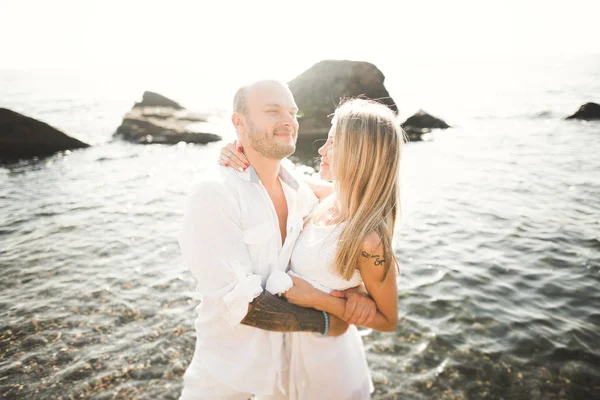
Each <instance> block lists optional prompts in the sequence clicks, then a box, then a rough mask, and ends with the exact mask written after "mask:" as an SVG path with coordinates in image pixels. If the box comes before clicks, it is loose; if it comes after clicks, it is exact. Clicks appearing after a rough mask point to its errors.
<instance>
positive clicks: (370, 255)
mask: <svg viewBox="0 0 600 400" xmlns="http://www.w3.org/2000/svg"><path fill="white" fill-rule="evenodd" d="M361 255H362V256H363V257H364V258H369V259H372V258H374V259H375V261H373V264H375V265H376V266H379V265H382V264H383V263H384V262H385V259H384V258H379V257H380V255H379V254H375V255H372V254H369V253H367V252H366V251H363V252H361Z"/></svg>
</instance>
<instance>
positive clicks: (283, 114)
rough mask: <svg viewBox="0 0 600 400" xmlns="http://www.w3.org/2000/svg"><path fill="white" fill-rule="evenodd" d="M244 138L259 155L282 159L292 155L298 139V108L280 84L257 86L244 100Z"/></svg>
mask: <svg viewBox="0 0 600 400" xmlns="http://www.w3.org/2000/svg"><path fill="white" fill-rule="evenodd" d="M247 106H248V115H246V136H247V140H248V144H249V145H250V146H251V147H252V148H253V149H254V150H255V151H257V152H258V153H260V154H262V155H263V156H265V157H267V158H271V159H277V160H281V159H282V158H285V157H287V156H289V155H290V154H292V153H294V151H295V150H296V140H297V139H298V119H297V115H298V106H297V105H296V102H295V101H294V96H293V95H292V92H291V91H290V90H289V89H288V88H287V87H285V86H283V85H282V84H277V83H273V82H266V83H259V84H256V85H254V86H253V87H251V88H250V89H249V91H248V98H247Z"/></svg>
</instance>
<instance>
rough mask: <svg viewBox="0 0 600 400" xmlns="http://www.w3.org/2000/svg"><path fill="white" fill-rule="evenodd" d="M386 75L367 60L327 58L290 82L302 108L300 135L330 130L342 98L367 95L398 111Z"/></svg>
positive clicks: (299, 106)
mask: <svg viewBox="0 0 600 400" xmlns="http://www.w3.org/2000/svg"><path fill="white" fill-rule="evenodd" d="M384 80H385V76H384V75H383V73H382V72H381V71H380V70H379V69H377V67H376V66H375V65H373V64H370V63H368V62H358V61H338V60H325V61H321V62H319V63H317V64H315V65H313V66H312V67H311V68H310V69H308V70H307V71H305V72H304V73H303V74H302V75H300V76H298V77H296V78H295V79H294V80H292V81H291V82H289V87H290V89H291V91H292V93H293V94H294V98H295V99H296V104H298V108H299V109H300V111H301V113H302V114H303V115H302V118H300V130H299V134H300V136H303V135H310V134H317V135H322V134H323V133H327V132H328V131H329V128H331V114H332V113H333V112H334V110H335V108H336V106H337V105H338V104H339V102H340V99H343V98H347V97H357V96H364V97H367V98H370V99H374V100H378V101H380V102H381V103H383V104H386V105H387V106H388V107H390V108H391V109H392V110H394V112H397V111H398V108H397V107H396V104H395V103H394V100H392V98H391V97H390V94H389V93H388V91H387V90H386V88H385V86H384V85H383V81H384Z"/></svg>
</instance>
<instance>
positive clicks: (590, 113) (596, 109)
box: [565, 103, 600, 121]
mask: <svg viewBox="0 0 600 400" xmlns="http://www.w3.org/2000/svg"><path fill="white" fill-rule="evenodd" d="M565 119H583V120H585V121H591V120H595V119H600V104H597V103H585V104H584V105H582V106H581V107H579V110H577V112H576V113H575V114H573V115H570V116H568V117H567V118H565Z"/></svg>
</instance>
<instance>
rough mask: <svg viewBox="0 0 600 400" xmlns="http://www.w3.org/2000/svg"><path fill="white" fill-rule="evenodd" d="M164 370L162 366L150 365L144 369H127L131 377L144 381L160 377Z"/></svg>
mask: <svg viewBox="0 0 600 400" xmlns="http://www.w3.org/2000/svg"><path fill="white" fill-rule="evenodd" d="M164 371H165V368H164V367H150V368H145V369H133V370H131V371H129V375H130V376H131V377H132V378H133V379H137V380H143V381H146V380H150V379H159V378H162V376H163V373H164Z"/></svg>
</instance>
